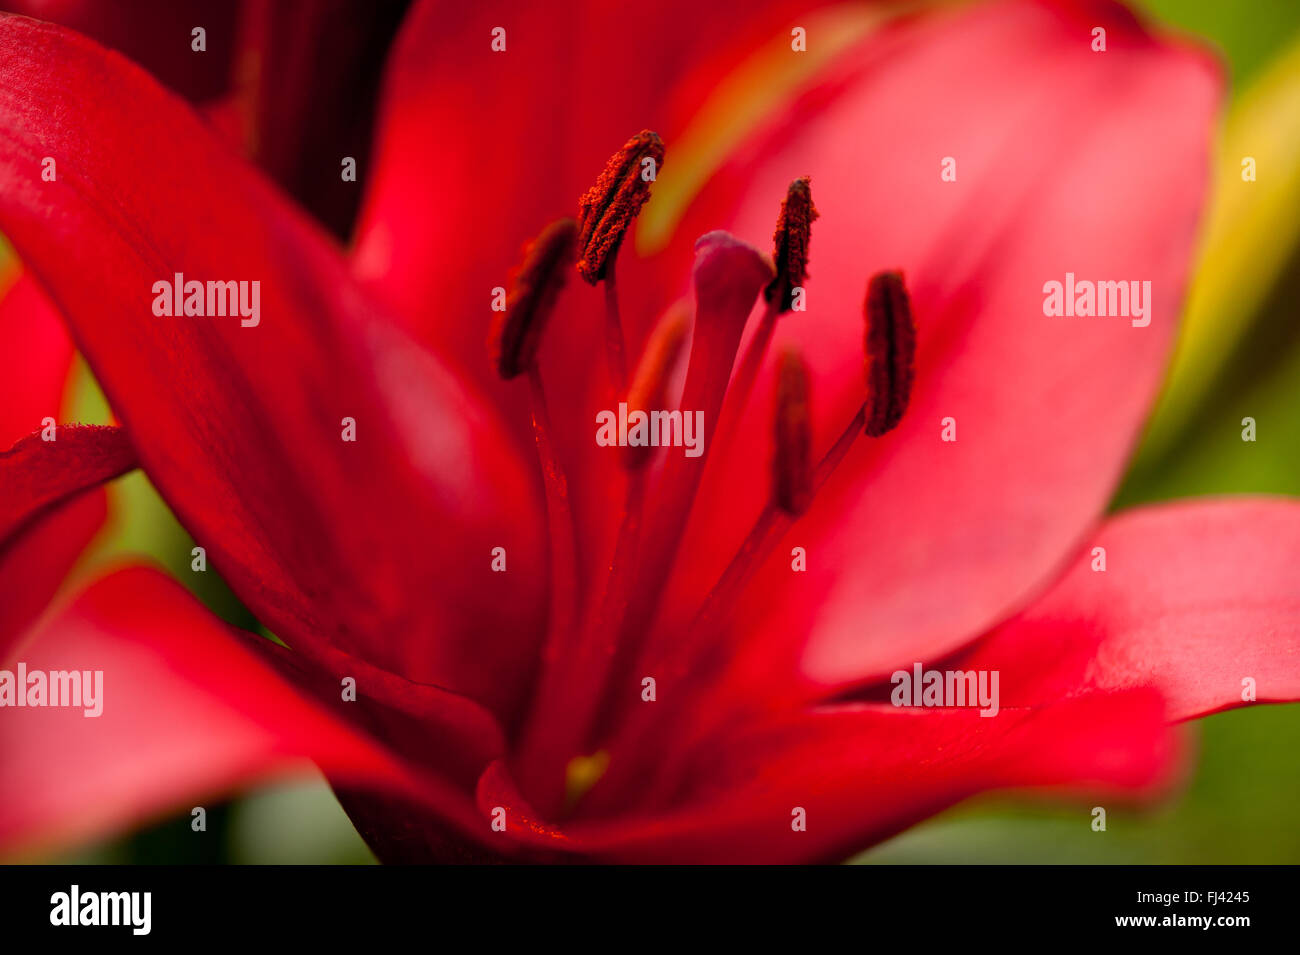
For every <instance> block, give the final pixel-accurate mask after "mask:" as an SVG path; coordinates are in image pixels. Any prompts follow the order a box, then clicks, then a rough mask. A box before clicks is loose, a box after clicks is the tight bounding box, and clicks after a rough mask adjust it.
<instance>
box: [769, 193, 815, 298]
mask: <svg viewBox="0 0 1300 955" xmlns="http://www.w3.org/2000/svg"><path fill="white" fill-rule="evenodd" d="M810 183H811V180H810V179H809V177H807V176H802V177H801V178H799V179H796V180H795V181H794V182H792V183H790V188H789V189H788V190H787V191H786V194H785V198H784V199H782V200H781V214H780V215H779V216H777V220H776V233H775V235H773V236H772V242H773V243H774V248H773V251H772V258H773V260H774V261H775V262H776V278H774V279H772V282H771V284H769V285H768V287H767V290H766V291H765V292H764V296H765V297H766V299H767V300H768V301H769V302H770V301H772V299H774V298H776V297H777V296H778V295H780V296H781V307H780V310H781V311H782V312H788V311H790V309H791V308H792V307H793V298H794V289H796V288H798V287H800V286H802V285H803V284H804V282H806V281H807V279H808V240H809V237H810V236H811V235H812V223H813V220H814V219H816V218H817V216H818V212H817V207H816V206H814V205H813V201H812V186H811V185H810Z"/></svg>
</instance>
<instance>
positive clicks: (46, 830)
mask: <svg viewBox="0 0 1300 955" xmlns="http://www.w3.org/2000/svg"><path fill="white" fill-rule="evenodd" d="M249 640H250V641H252V640H256V641H258V642H262V641H260V638H252V637H250V638H249ZM256 645H257V644H256V643H245V642H242V641H240V640H238V639H236V638H235V637H234V635H233V634H232V632H231V631H230V630H228V629H227V628H226V627H225V626H224V625H223V624H221V623H220V622H219V621H218V620H216V618H214V617H212V616H211V615H209V614H208V613H207V612H206V611H205V610H204V609H203V608H202V607H201V606H200V605H199V604H198V603H196V602H195V601H194V599H193V598H191V597H190V596H189V595H188V594H186V593H185V591H183V590H182V589H181V588H180V587H179V586H177V585H176V584H175V583H172V582H171V581H169V580H168V579H167V578H165V577H163V576H162V575H160V574H157V573H155V572H153V571H149V570H143V569H133V570H127V571H123V572H120V573H118V574H115V575H113V576H111V577H108V578H106V579H104V580H101V581H100V582H98V583H96V584H94V585H92V586H91V587H90V588H89V589H88V590H86V591H85V592H84V593H83V594H81V595H80V596H79V597H78V598H77V599H76V600H75V601H74V602H73V603H72V604H71V605H70V606H69V607H68V608H67V609H66V610H64V611H63V612H62V613H61V614H60V615H59V616H57V617H56V618H54V619H52V620H50V621H49V622H48V623H46V624H44V625H43V626H41V627H40V628H39V629H38V630H37V632H36V633H35V634H34V636H33V637H32V640H31V642H30V643H28V644H27V645H25V646H24V647H23V648H22V649H21V652H20V653H19V655H18V657H17V658H16V659H13V660H11V661H10V662H8V663H6V667H7V668H8V669H9V670H10V671H11V672H13V671H15V670H16V666H17V661H18V660H21V661H22V662H23V663H25V664H26V667H27V671H28V673H31V672H33V671H36V670H45V671H49V670H73V669H76V670H91V671H94V670H102V671H103V689H102V700H103V707H102V714H101V715H100V716H98V717H87V716H85V715H84V709H83V708H81V707H57V708H56V707H40V708H32V707H24V708H15V709H9V708H6V710H5V711H4V718H3V719H0V846H3V847H5V848H6V849H12V848H15V847H19V846H22V847H28V848H30V847H33V846H36V845H45V844H50V843H53V842H56V841H57V842H60V843H66V842H68V841H71V840H79V839H85V838H89V837H92V836H96V835H101V834H103V833H106V832H108V831H110V830H111V829H113V828H116V827H120V826H124V825H128V824H131V823H135V822H138V821H141V820H143V819H146V818H148V817H150V816H154V815H157V814H159V813H161V812H164V811H167V810H170V809H173V808H175V807H178V806H191V805H195V804H196V803H197V804H200V805H201V804H202V802H201V801H202V800H204V799H207V798H213V797H215V796H218V795H220V794H223V793H226V792H228V791H230V790H231V789H232V788H234V787H238V786H242V785H245V784H247V783H249V782H251V781H254V780H260V779H264V778H266V777H268V776H270V775H273V774H283V773H286V772H290V771H298V770H301V769H303V768H305V766H306V760H308V759H310V760H313V761H315V762H316V763H317V765H319V766H320V767H321V768H322V769H323V770H325V772H326V773H327V774H329V775H330V778H331V779H337V780H339V781H340V782H343V783H346V784H350V785H353V786H359V787H363V788H365V789H368V790H372V791H373V790H378V791H386V792H390V793H400V794H403V795H405V796H407V798H415V799H418V800H419V801H420V802H421V803H422V804H423V805H424V806H425V807H426V808H429V807H436V809H437V811H438V812H439V813H440V814H441V815H442V816H443V818H445V819H446V820H448V821H449V822H451V823H453V824H455V823H459V824H461V825H466V826H473V827H474V828H475V829H477V828H478V826H477V823H478V820H477V818H476V816H475V815H474V813H473V804H472V801H471V800H470V798H469V796H468V794H464V795H457V794H455V793H453V792H452V791H451V790H450V789H448V788H447V787H446V786H444V785H442V784H441V783H438V782H437V781H436V780H434V779H432V778H431V777H427V776H421V775H417V774H416V773H415V772H414V771H413V770H411V769H410V768H408V767H406V766H404V765H403V764H402V763H401V761H400V760H398V759H397V758H395V757H394V756H393V755H392V754H391V753H389V752H388V751H386V750H384V749H383V748H382V747H381V746H379V745H378V744H376V743H375V742H374V741H373V740H371V739H370V738H369V737H367V736H365V735H364V734H362V733H360V732H358V731H356V730H354V729H352V728H350V727H349V726H348V725H347V717H348V715H349V712H348V710H347V707H348V706H349V704H347V703H343V702H338V703H336V710H335V712H333V713H331V712H328V711H327V710H325V709H324V708H323V707H322V706H319V705H317V704H313V703H310V702H308V701H307V700H306V699H304V698H303V697H302V696H301V695H299V694H298V693H297V692H296V691H294V690H293V689H292V688H291V687H290V685H289V684H287V683H286V682H285V681H284V680H283V679H282V678H280V677H279V676H278V675H277V674H276V673H275V672H274V670H273V669H272V668H271V667H269V666H267V665H266V663H265V662H264V661H263V659H262V658H261V657H260V656H259V654H257V653H256V652H254V650H253V649H252V648H253V647H255V646H256ZM359 692H361V693H364V692H365V689H364V686H363V687H362V688H361V689H360V691H359ZM52 754H56V755H55V756H52Z"/></svg>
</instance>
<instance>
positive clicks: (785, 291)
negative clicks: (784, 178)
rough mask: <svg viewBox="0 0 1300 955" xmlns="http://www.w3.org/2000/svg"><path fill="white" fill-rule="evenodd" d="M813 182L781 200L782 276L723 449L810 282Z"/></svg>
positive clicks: (740, 369) (725, 411)
mask: <svg viewBox="0 0 1300 955" xmlns="http://www.w3.org/2000/svg"><path fill="white" fill-rule="evenodd" d="M809 183H810V179H809V178H808V177H807V176H804V177H802V178H800V179H796V180H795V181H794V182H792V183H790V188H789V189H788V190H787V191H786V196H785V198H784V199H783V200H781V213H780V215H778V216H777V220H776V234H775V235H774V236H773V242H774V244H775V247H774V249H773V251H772V258H773V260H774V261H775V262H776V277H775V278H773V279H772V281H771V282H769V283H768V285H767V288H766V289H765V290H764V293H763V295H764V298H766V300H767V308H766V309H764V311H763V316H762V318H760V319H759V322H758V328H757V329H756V330H755V332H754V336H753V337H752V338H751V339H750V340H749V344H747V345H746V346H745V352H744V354H743V355H742V356H741V358H740V363H739V364H738V365H737V367H736V374H735V376H734V377H733V378H732V380H731V386H730V387H729V388H728V389H727V400H726V403H725V404H724V405H723V406H722V418H721V420H720V421H719V422H718V442H719V448H721V449H725V448H727V447H729V446H730V444H731V441H732V439H733V438H734V437H735V436H736V434H738V433H739V431H740V427H739V423H740V418H741V416H742V415H743V414H744V413H745V408H746V407H747V406H748V405H749V397H750V395H751V394H752V393H753V391H754V382H755V381H757V380H758V370H759V368H760V367H761V366H762V364H763V358H764V357H765V356H766V355H767V348H768V345H770V344H771V342H772V334H773V332H775V331H776V320H777V318H778V317H779V316H780V315H781V314H782V313H784V312H787V311H789V310H790V308H791V307H792V306H793V302H794V289H795V288H796V287H799V286H802V285H803V284H804V283H805V282H806V281H807V280H808V242H809V238H810V236H811V234H812V222H813V220H814V219H816V218H817V216H818V213H817V209H816V207H815V206H813V203H812V188H811V186H810V184H809Z"/></svg>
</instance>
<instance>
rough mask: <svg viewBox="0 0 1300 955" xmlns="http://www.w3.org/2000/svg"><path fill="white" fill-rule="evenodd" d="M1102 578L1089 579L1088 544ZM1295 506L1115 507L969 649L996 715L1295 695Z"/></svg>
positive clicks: (1298, 679)
mask: <svg viewBox="0 0 1300 955" xmlns="http://www.w3.org/2000/svg"><path fill="white" fill-rule="evenodd" d="M1096 547H1101V548H1104V550H1105V567H1106V569H1105V571H1104V572H1099V571H1094V570H1093V569H1092V567H1093V565H1094V563H1095V561H1096V560H1097V558H1096V557H1095V556H1094V551H1093V548H1096ZM1297 567H1300V502H1297V501H1292V500H1283V499H1275V500H1270V499H1251V498H1244V499H1223V500H1216V501H1190V502H1186V503H1177V504H1166V505H1161V506H1158V507H1148V508H1142V509H1139V510H1134V511H1129V512H1126V513H1124V514H1121V515H1119V516H1118V517H1115V518H1113V519H1112V520H1110V521H1108V522H1107V523H1105V524H1104V525H1102V526H1101V528H1099V529H1098V530H1097V531H1096V533H1094V534H1092V535H1091V536H1090V537H1089V538H1088V539H1087V541H1086V543H1085V544H1084V550H1083V551H1082V552H1081V553H1079V554H1078V556H1077V557H1076V558H1075V559H1074V562H1073V563H1072V564H1071V565H1070V569H1069V572H1068V573H1067V574H1066V575H1065V576H1064V577H1063V578H1062V579H1061V580H1060V581H1058V582H1057V583H1056V584H1054V585H1053V586H1052V588H1051V589H1050V590H1049V591H1048V592H1047V593H1045V594H1044V595H1043V596H1042V597H1040V598H1039V599H1038V600H1037V601H1035V602H1034V603H1033V604H1032V605H1030V606H1029V607H1028V608H1027V609H1026V610H1025V611H1024V612H1023V613H1022V614H1020V615H1019V616H1018V617H1016V618H1015V619H1013V620H1011V621H1009V622H1007V623H1006V624H1004V625H1002V626H1001V627H999V628H998V629H997V630H995V631H994V632H993V633H992V634H990V635H989V636H988V637H987V638H986V639H985V640H983V641H981V642H980V643H979V644H978V645H977V646H976V647H975V648H974V649H973V650H972V651H971V653H970V654H969V655H968V656H967V657H966V658H965V659H964V660H962V661H961V663H960V667H961V668H962V669H971V668H975V669H997V670H999V671H1000V672H1001V674H1002V676H1001V688H1002V698H1003V700H1004V701H1005V705H1010V706H1017V705H1033V704H1036V703H1040V702H1043V701H1047V700H1057V699H1062V698H1064V697H1067V696H1071V695H1075V694H1079V693H1088V692H1091V691H1093V690H1095V689H1104V690H1110V689H1117V688H1128V687H1155V688H1156V689H1158V690H1159V691H1160V693H1161V694H1162V695H1163V696H1164V697H1165V699H1166V700H1167V701H1168V707H1169V716H1170V718H1171V719H1191V718H1193V717H1197V716H1203V715H1205V714H1207V713H1213V712H1216V711H1217V710H1222V709H1228V708H1230V707H1234V706H1241V705H1242V704H1243V702H1246V701H1244V700H1243V692H1244V687H1245V684H1244V683H1243V681H1244V680H1246V679H1247V678H1249V679H1250V680H1252V681H1254V683H1253V687H1254V693H1255V699H1257V700H1258V701H1260V702H1281V701H1290V700H1298V699H1300V577H1297V574H1296V568H1297Z"/></svg>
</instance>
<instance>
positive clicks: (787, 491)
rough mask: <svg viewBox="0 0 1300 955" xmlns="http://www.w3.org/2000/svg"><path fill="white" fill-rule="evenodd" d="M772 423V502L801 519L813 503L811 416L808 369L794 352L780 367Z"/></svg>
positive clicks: (787, 354)
mask: <svg viewBox="0 0 1300 955" xmlns="http://www.w3.org/2000/svg"><path fill="white" fill-rule="evenodd" d="M773 424H774V427H773V436H772V437H773V443H774V444H775V446H776V453H775V454H774V455H773V457H772V500H773V502H774V503H775V504H776V506H777V507H779V508H780V509H781V510H783V511H785V512H786V513H787V514H789V515H790V516H791V517H798V516H799V515H801V514H803V512H804V511H806V510H807V509H808V504H809V503H810V502H811V501H812V478H813V472H812V415H811V413H810V411H809V385H808V366H807V365H805V364H804V361H803V359H802V358H801V357H800V356H799V353H798V352H796V351H794V350H789V351H786V352H784V353H783V354H782V355H781V360H780V363H779V364H778V365H777V377H776V415H775V419H774V422H773Z"/></svg>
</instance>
